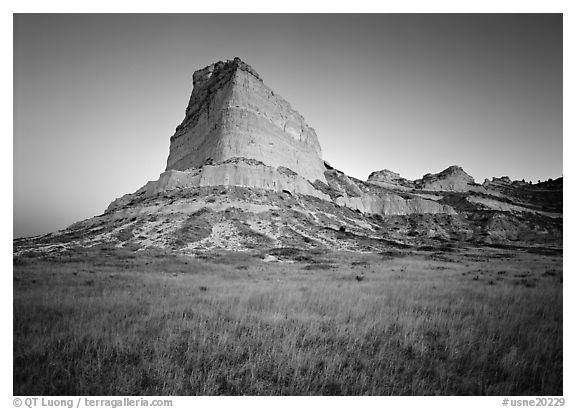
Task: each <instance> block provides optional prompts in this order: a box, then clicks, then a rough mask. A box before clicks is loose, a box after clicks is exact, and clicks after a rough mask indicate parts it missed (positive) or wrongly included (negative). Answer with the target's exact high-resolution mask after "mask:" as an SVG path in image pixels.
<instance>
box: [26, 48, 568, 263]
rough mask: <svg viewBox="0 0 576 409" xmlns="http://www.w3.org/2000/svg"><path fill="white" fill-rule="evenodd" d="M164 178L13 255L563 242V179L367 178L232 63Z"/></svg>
mask: <svg viewBox="0 0 576 409" xmlns="http://www.w3.org/2000/svg"><path fill="white" fill-rule="evenodd" d="M193 82H194V87H193V91H192V96H191V97H190V101H189V104H188V107H187V109H186V115H185V118H184V121H183V122H182V123H181V124H180V125H179V126H178V127H177V129H176V133H175V134H174V135H173V136H172V137H171V139H170V154H169V157H168V161H167V166H166V171H165V172H163V173H162V174H161V175H160V177H159V178H158V180H156V181H151V182H148V183H147V184H146V185H144V186H143V187H142V188H140V189H139V190H137V191H136V192H135V193H133V194H127V195H124V196H122V197H121V198H119V199H116V200H114V201H113V202H112V203H111V204H110V205H109V207H108V208H107V209H106V211H105V213H104V214H102V215H100V216H96V217H93V218H91V219H88V220H84V221H81V222H78V223H75V224H73V225H72V226H70V227H68V228H67V229H65V230H63V231H60V232H58V233H54V234H48V235H45V236H42V237H34V238H30V239H21V240H16V241H15V254H23V253H27V252H32V253H34V252H39V253H50V252H52V251H56V252H61V251H62V252H64V251H68V250H73V249H75V248H78V247H94V246H101V245H102V246H109V245H114V246H116V247H126V248H130V249H137V250H147V249H162V250H163V251H164V250H169V251H176V252H178V253H184V254H194V253H195V252H199V251H205V250H210V249H218V248H225V249H228V250H250V249H262V248H271V247H309V248H325V249H341V250H352V251H376V252H379V251H382V250H386V249H387V248H389V246H393V247H394V246H395V247H397V248H402V249H404V248H411V247H412V248H413V247H414V246H418V245H421V244H423V243H432V244H434V243H435V245H438V243H442V245H444V244H443V243H446V242H450V243H454V242H465V243H466V245H469V244H470V243H477V244H479V245H488V244H490V245H492V244H496V243H499V244H502V243H503V244H506V243H508V242H513V245H514V246H517V245H518V244H519V243H524V244H525V245H527V246H534V245H536V246H538V245H550V246H552V247H554V248H556V249H557V248H558V247H559V248H561V246H562V244H561V242H562V189H563V179H562V178H560V179H557V180H554V181H553V180H550V181H548V182H543V183H539V184H535V185H534V186H532V185H531V184H526V183H524V182H519V181H514V182H511V181H510V179H509V178H507V177H502V178H493V179H492V181H486V182H484V184H483V185H479V184H476V183H474V179H473V178H472V177H471V176H470V175H468V174H467V173H466V172H465V171H464V170H463V169H462V168H461V167H459V166H450V167H449V168H447V169H445V170H444V171H442V172H439V173H437V174H426V175H424V176H423V177H422V178H421V179H418V180H415V181H410V180H407V179H405V178H403V177H401V176H400V175H399V174H398V173H395V172H392V171H390V170H387V169H384V170H380V171H377V172H373V173H371V174H370V176H369V177H368V180H366V181H362V180H359V179H356V178H354V177H351V176H347V175H346V174H344V173H343V172H341V171H339V170H337V169H336V168H334V167H333V166H331V165H330V164H328V163H327V162H324V161H323V160H322V158H321V149H320V145H319V143H318V139H317V137H316V133H315V132H314V130H313V129H312V128H311V127H310V126H308V125H307V124H306V123H305V121H304V119H303V118H302V116H301V115H300V114H298V113H297V112H296V111H294V110H293V109H292V108H291V107H290V104H289V103H288V102H286V101H285V100H284V99H282V98H281V97H280V96H278V95H277V94H275V93H274V92H273V91H272V90H271V89H270V88H268V87H267V86H266V85H264V83H263V82H262V79H261V78H260V76H259V75H258V73H256V71H254V70H253V69H252V68H251V67H250V66H249V65H247V64H245V63H244V62H242V61H241V60H240V59H238V58H235V59H234V60H231V61H226V62H218V63H216V64H212V65H210V66H208V67H206V68H204V69H202V70H199V71H196V72H195V73H194V77H193Z"/></svg>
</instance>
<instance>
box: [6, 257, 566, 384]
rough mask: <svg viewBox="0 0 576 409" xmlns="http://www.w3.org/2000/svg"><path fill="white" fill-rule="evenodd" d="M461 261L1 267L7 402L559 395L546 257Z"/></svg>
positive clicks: (255, 260) (234, 260)
mask: <svg viewBox="0 0 576 409" xmlns="http://www.w3.org/2000/svg"><path fill="white" fill-rule="evenodd" d="M470 252H471V253H470V254H460V253H458V257H459V260H464V261H465V263H464V261H462V262H452V263H447V262H444V261H437V260H430V259H428V258H426V257H425V255H423V254H418V253H409V252H408V251H402V252H400V251H398V250H391V251H390V252H387V253H386V254H383V255H376V254H371V255H370V254H364V255H362V254H358V253H329V254H327V253H325V252H322V251H310V252H306V251H303V250H298V249H286V250H281V249H276V250H274V251H271V252H270V253H273V254H276V255H277V257H278V258H279V259H280V260H281V261H284V262H279V263H262V262H261V256H262V254H263V253H262V251H261V252H259V253H253V254H252V253H231V252H211V253H204V254H202V258H186V257H177V256H173V255H167V254H165V253H163V252H152V251H142V252H138V253H137V257H134V253H132V252H131V251H129V250H124V249H113V248H104V247H103V248H99V249H98V248H96V249H92V250H77V252H76V253H68V254H61V255H60V256H54V255H52V256H50V257H47V258H31V257H17V258H15V259H14V394H15V395H34V394H41V395H58V394H66V395H76V394H80V395H115V394H121V395H132V394H138V395H140V394H154V395H166V394H180V395H187V394H192V395H206V394H226V395H237V394H248V395H259V394H265V395H293V394H294V395H301V394H304V395H307V394H325V395H329V394H337V395H365V394H370V395H421V394H444V395H445V394H458V395H461V394H493V395H494V394H495V395H498V394H503V395H523V394H529V395H561V394H562V284H561V277H562V262H561V260H562V258H561V255H560V256H558V255H534V254H531V253H514V252H513V251H511V252H510V254H511V255H513V256H511V257H509V258H506V259H500V258H491V257H490V254H489V250H483V251H472V250H470ZM498 252H499V253H498V254H501V253H502V250H501V249H499V250H498ZM383 256H384V257H383ZM298 259H301V260H305V261H302V262H301V261H298ZM327 260H329V261H330V262H329V263H327ZM326 264H330V266H331V267H332V268H329V269H323V268H319V266H323V265H326ZM239 266H242V268H241V269H240V268H239ZM307 266H315V267H314V269H312V270H310V269H308V268H307ZM527 270H530V272H531V275H533V276H536V277H539V280H537V281H536V280H532V279H530V278H529V277H523V278H521V280H527V281H526V282H529V283H530V284H529V285H526V284H521V285H516V284H517V283H518V280H519V278H516V277H515V275H517V274H523V273H524V274H525V272H526V271H527ZM503 272H507V273H506V274H503ZM551 272H553V273H551ZM74 273H75V274H74ZM355 277H363V280H357V279H355ZM470 277H478V280H471V279H470ZM528 280H529V281H528Z"/></svg>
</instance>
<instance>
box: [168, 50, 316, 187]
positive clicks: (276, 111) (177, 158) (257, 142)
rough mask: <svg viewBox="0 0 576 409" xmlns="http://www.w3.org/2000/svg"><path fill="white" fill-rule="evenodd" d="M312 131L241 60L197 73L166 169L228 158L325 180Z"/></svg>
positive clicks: (219, 64)
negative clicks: (236, 158)
mask: <svg viewBox="0 0 576 409" xmlns="http://www.w3.org/2000/svg"><path fill="white" fill-rule="evenodd" d="M321 156H322V152H321V148H320V144H319V142H318V138H317V136H316V132H315V131H314V129H313V128H311V127H310V126H308V125H307V124H306V122H305V120H304V118H303V117H302V115H300V114H299V113H298V112H296V111H295V110H294V109H292V107H291V106H290V104H289V103H288V102H287V101H286V100H284V99H283V98H282V97H281V96H279V95H278V94H276V93H274V91H272V90H271V89H270V88H269V87H268V86H266V85H265V84H264V83H263V81H262V79H261V78H260V76H259V75H258V73H257V72H256V71H254V69H252V67H250V66H249V65H248V64H246V63H244V62H242V61H241V60H240V59H239V58H235V59H234V60H229V61H226V62H218V63H215V64H212V65H209V66H208V67H206V68H204V69H201V70H199V71H196V72H195V73H194V76H193V90H192V95H191V97H190V101H189V103H188V107H187V108H186V116H185V118H184V120H183V121H182V123H181V124H180V125H179V126H178V127H177V128H176V132H175V134H174V135H173V136H172V137H171V138H170V154H169V156H168V163H167V166H166V170H178V171H184V170H187V169H190V168H200V167H201V166H203V165H204V164H206V163H208V164H209V163H217V162H223V161H226V160H228V159H231V158H235V157H242V158H247V159H255V160H258V161H260V162H262V163H264V164H265V165H267V166H270V167H273V168H278V167H286V168H288V169H290V170H292V171H294V172H295V173H297V174H299V175H301V176H302V177H304V178H305V179H308V180H309V181H311V182H314V181H315V180H320V181H323V182H325V178H324V165H323V162H322V159H321Z"/></svg>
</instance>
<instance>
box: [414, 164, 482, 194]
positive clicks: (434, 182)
mask: <svg viewBox="0 0 576 409" xmlns="http://www.w3.org/2000/svg"><path fill="white" fill-rule="evenodd" d="M414 184H415V186H416V188H417V189H422V190H432V191H451V192H467V191H469V190H471V187H473V186H474V178H473V177H472V176H470V175H469V174H467V173H466V172H464V169H462V168H461V167H460V166H450V167H449V168H447V169H445V170H443V171H442V172H440V173H435V174H431V173H428V174H426V175H424V176H423V177H422V179H418V180H415V181H414Z"/></svg>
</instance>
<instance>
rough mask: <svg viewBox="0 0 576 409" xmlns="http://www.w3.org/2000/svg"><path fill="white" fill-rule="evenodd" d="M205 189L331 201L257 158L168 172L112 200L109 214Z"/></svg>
mask: <svg viewBox="0 0 576 409" xmlns="http://www.w3.org/2000/svg"><path fill="white" fill-rule="evenodd" d="M205 186H241V187H250V188H257V189H265V190H273V191H277V192H288V193H290V194H301V195H308V196H314V197H317V198H319V199H323V200H330V196H328V195H326V194H324V193H322V192H321V191H319V190H317V189H316V188H315V187H314V186H312V184H311V183H310V182H309V181H308V180H307V179H304V178H303V177H302V176H300V175H298V174H296V173H294V172H290V171H289V170H288V169H287V168H273V167H271V166H267V165H265V164H263V163H262V162H259V161H256V160H254V159H245V158H232V159H229V160H227V161H224V162H221V163H218V164H212V165H205V166H203V167H202V168H193V169H188V170H185V171H178V170H173V169H170V170H167V171H165V172H164V173H162V174H161V175H160V178H159V179H158V180H157V181H152V182H148V183H147V184H146V185H145V186H143V187H142V188H140V189H139V190H138V191H136V192H135V193H134V194H133V195H125V196H122V197H121V198H119V199H116V200H115V201H113V202H112V203H111V204H110V205H109V206H108V209H107V210H106V212H110V211H112V210H114V209H116V208H118V207H122V206H124V205H126V204H128V203H130V202H131V201H132V200H133V198H134V197H139V196H141V195H145V196H146V195H155V194H158V193H160V192H167V191H171V190H175V189H186V188H191V187H205Z"/></svg>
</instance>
